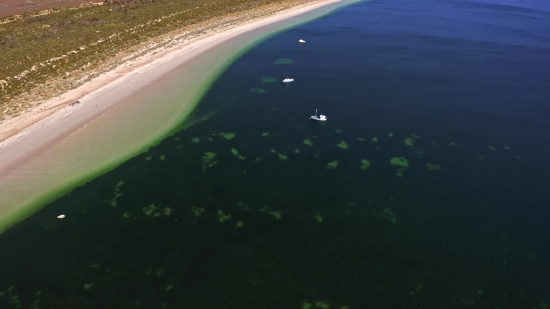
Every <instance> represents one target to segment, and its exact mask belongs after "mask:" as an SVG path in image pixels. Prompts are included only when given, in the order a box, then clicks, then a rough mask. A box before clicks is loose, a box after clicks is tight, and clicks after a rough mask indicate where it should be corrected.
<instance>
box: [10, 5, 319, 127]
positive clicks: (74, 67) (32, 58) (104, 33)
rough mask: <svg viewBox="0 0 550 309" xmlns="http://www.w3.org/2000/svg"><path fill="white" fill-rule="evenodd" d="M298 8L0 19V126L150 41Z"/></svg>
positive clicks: (61, 13)
mask: <svg viewBox="0 0 550 309" xmlns="http://www.w3.org/2000/svg"><path fill="white" fill-rule="evenodd" d="M305 2H311V0H283V1H277V2H272V0H172V1H170V0H158V1H157V0H139V1H138V0H107V1H105V2H103V3H96V4H88V5H81V6H77V7H61V8H54V9H48V10H44V11H40V12H35V13H29V14H24V15H16V16H10V17H7V18H4V19H1V20H0V55H2V62H1V63H0V123H1V122H2V121H3V120H5V119H7V118H9V117H11V116H17V115H18V114H20V113H21V112H22V111H24V110H27V109H29V108H31V107H33V106H36V105H39V104H40V103H41V100H45V99H47V98H50V97H53V96H55V95H59V94H60V93H62V92H64V91H67V90H69V89H71V88H74V87H76V86H78V85H80V84H82V83H83V82H86V81H88V80H90V79H92V78H93V77H95V76H97V73H99V72H100V71H101V70H102V69H103V70H105V68H106V65H107V64H109V67H110V68H112V66H117V65H120V59H121V55H124V54H128V53H130V52H134V51H135V50H137V49H139V48H140V47H141V48H142V47H143V44H145V43H147V42H150V41H151V40H154V39H155V38H159V37H162V36H163V35H164V36H165V37H164V38H163V39H164V41H165V42H166V41H167V40H168V41H169V35H170V34H172V33H174V32H175V31H178V30H182V29H187V30H188V31H191V30H195V29H194V28H193V27H194V26H196V25H198V24H201V23H203V24H204V23H209V22H211V23H214V24H215V23H218V26H219V23H220V22H222V21H228V20H230V19H231V18H233V20H230V22H231V23H235V22H238V21H242V20H245V19H246V18H242V17H243V14H249V15H248V16H247V17H248V18H253V17H259V16H262V15H265V14H266V13H267V14H269V13H273V12H276V11H279V10H283V9H285V8H289V7H291V6H294V5H297V4H300V3H305ZM254 14H255V15H254ZM236 17H239V19H236ZM245 17H246V16H245ZM206 30H207V28H204V27H203V28H201V29H198V30H197V32H199V33H191V34H190V35H194V36H196V35H200V34H201V33H202V32H204V31H206ZM114 60H116V62H115V61H114Z"/></svg>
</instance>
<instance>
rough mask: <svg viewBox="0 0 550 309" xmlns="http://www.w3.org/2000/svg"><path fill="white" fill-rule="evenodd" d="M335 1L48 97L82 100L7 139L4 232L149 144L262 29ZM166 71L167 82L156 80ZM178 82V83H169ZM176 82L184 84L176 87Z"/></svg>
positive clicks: (2, 157) (197, 41)
mask: <svg viewBox="0 0 550 309" xmlns="http://www.w3.org/2000/svg"><path fill="white" fill-rule="evenodd" d="M346 3H349V1H348V2H346ZM329 4H335V5H339V4H344V2H342V1H338V0H324V1H319V2H314V3H312V4H308V5H301V6H299V7H295V8H293V9H289V10H287V11H284V12H281V13H278V14H275V15H273V16H270V17H267V18H264V19H260V20H255V21H248V22H244V24H241V25H236V26H233V27H230V28H225V29H223V31H218V32H216V33H210V34H206V35H202V36H199V37H196V38H194V39H191V40H181V41H179V42H177V44H176V45H173V46H172V47H170V48H169V49H166V50H164V51H163V52H161V53H157V54H155V55H152V54H150V55H147V56H144V57H141V58H139V59H136V60H134V61H133V62H132V63H131V66H130V65H129V64H130V63H127V64H126V65H124V66H122V67H119V68H116V69H114V70H112V71H110V72H108V73H105V74H103V75H101V76H99V77H97V78H95V79H94V80H92V81H90V82H88V83H86V84H84V85H82V86H81V87H79V88H77V89H74V90H72V91H70V92H68V93H65V94H63V95H61V96H59V97H56V98H54V99H51V100H50V101H48V102H46V103H45V104H42V105H41V108H43V107H44V106H55V105H58V104H64V105H66V104H67V102H71V101H74V100H80V102H81V104H78V105H75V106H67V107H64V108H62V109H59V110H57V111H56V112H55V113H53V114H51V115H49V116H48V117H46V118H44V119H42V120H40V121H38V122H36V123H35V124H33V125H32V126H30V127H28V128H26V129H24V130H23V131H21V132H20V133H18V134H16V135H14V136H12V137H10V138H8V139H6V140H4V141H2V142H1V143H0V232H2V231H3V230H5V229H6V228H7V227H9V226H10V225H12V224H14V223H15V222H17V221H20V220H22V219H24V218H25V217H27V216H28V215H30V214H32V213H33V212H34V211H36V210H37V209H38V208H39V207H41V204H43V203H44V202H47V201H49V200H52V199H54V198H56V197H59V195H60V194H62V193H63V192H66V191H67V190H69V189H70V188H71V187H74V185H76V184H78V183H80V182H82V181H83V180H85V179H89V178H91V177H93V176H95V175H98V174H99V173H101V172H104V171H106V170H108V169H110V168H113V167H114V166H116V165H117V164H120V163H121V162H123V161H125V160H127V159H129V158H130V157H132V156H133V155H135V154H136V153H138V152H140V150H144V149H145V148H146V147H147V146H148V145H151V143H154V142H155V141H156V140H158V138H159V136H162V135H163V134H164V133H166V132H168V131H169V130H170V129H172V128H173V127H174V126H175V125H177V124H178V123H179V122H180V121H181V120H182V119H183V118H185V116H186V115H188V114H189V113H190V112H191V111H192V109H193V108H194V107H195V105H196V104H197V102H198V101H199V100H200V98H201V97H202V95H203V94H204V91H205V90H206V88H207V87H209V85H210V84H211V83H212V82H213V81H214V80H215V78H217V76H218V75H219V74H220V73H221V70H222V69H224V67H226V66H228V65H229V64H230V60H229V59H228V58H229V57H231V56H230V55H235V54H236V53H238V52H239V50H242V48H243V46H246V45H250V44H251V43H253V42H254V40H255V39H257V38H258V37H261V36H262V35H266V34H268V33H272V32H274V31H277V30H279V29H282V28H284V27H289V26H292V25H295V24H297V23H299V22H303V21H304V20H307V19H310V18H313V17H315V15H311V16H304V17H303V19H301V20H299V18H298V19H296V20H292V21H289V22H288V23H286V24H285V23H284V22H283V23H280V21H285V20H288V19H289V18H291V17H293V16H297V15H300V14H303V13H305V12H308V11H311V10H313V9H316V8H320V7H322V6H327V5H329ZM335 7H336V6H335ZM324 13H326V11H325V12H319V13H317V16H319V15H322V14H324ZM270 27H271V28H270ZM298 39H299V38H296V40H298ZM214 47H217V48H214ZM176 72H177V73H176ZM182 72H183V73H182ZM185 73H187V74H185ZM170 75H172V77H170ZM161 77H162V78H163V79H165V80H167V82H164V83H162V82H156V81H158V80H160V79H161ZM155 83H156V85H155V90H154V91H155V92H158V91H165V93H164V94H163V99H160V101H157V102H151V101H150V100H153V98H154V96H151V95H152V94H151V93H152V92H153V90H151V89H148V87H149V88H151V85H152V84H155ZM171 83H177V84H178V87H173V86H172V87H170V84H171ZM159 87H164V88H163V89H164V90H163V89H160V90H159ZM175 88H179V89H185V91H184V92H183V91H181V90H180V92H179V93H175V92H174V90H173V89H175ZM170 91H172V92H170ZM182 92H183V93H182ZM43 115H44V114H43V113H41V117H44V116H43ZM32 117H39V116H36V115H33V113H30V115H29V116H27V118H26V119H25V118H23V119H19V120H18V122H17V123H12V124H9V123H6V124H4V125H2V126H0V133H4V134H5V133H6V132H9V131H10V130H17V128H18V126H19V127H20V126H21V125H24V123H32V122H35V121H36V120H37V119H36V118H34V119H33V118H32Z"/></svg>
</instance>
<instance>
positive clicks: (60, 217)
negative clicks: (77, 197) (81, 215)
mask: <svg viewBox="0 0 550 309" xmlns="http://www.w3.org/2000/svg"><path fill="white" fill-rule="evenodd" d="M65 217H66V216H65V215H59V216H57V219H63V218H65Z"/></svg>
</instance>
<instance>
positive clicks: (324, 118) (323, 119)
mask: <svg viewBox="0 0 550 309" xmlns="http://www.w3.org/2000/svg"><path fill="white" fill-rule="evenodd" d="M309 119H310V120H316V121H327V116H325V115H319V116H317V109H315V115H313V116H311V117H309Z"/></svg>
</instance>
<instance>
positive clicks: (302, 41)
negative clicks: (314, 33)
mask: <svg viewBox="0 0 550 309" xmlns="http://www.w3.org/2000/svg"><path fill="white" fill-rule="evenodd" d="M305 42H306V41H304V40H302V39H299V40H298V43H305Z"/></svg>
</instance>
